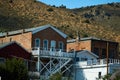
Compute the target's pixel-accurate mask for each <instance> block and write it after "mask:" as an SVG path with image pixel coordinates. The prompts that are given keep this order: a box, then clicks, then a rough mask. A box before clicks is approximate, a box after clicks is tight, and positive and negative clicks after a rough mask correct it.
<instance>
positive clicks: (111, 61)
mask: <svg viewBox="0 0 120 80" xmlns="http://www.w3.org/2000/svg"><path fill="white" fill-rule="evenodd" d="M108 63H109V64H120V60H119V59H108ZM102 64H107V60H106V59H98V60H97V59H96V60H87V61H79V62H77V65H79V66H90V65H102Z"/></svg>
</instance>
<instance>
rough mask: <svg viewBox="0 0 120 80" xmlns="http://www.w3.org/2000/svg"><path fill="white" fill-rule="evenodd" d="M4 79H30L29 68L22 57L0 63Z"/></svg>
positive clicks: (1, 74)
mask: <svg viewBox="0 0 120 80" xmlns="http://www.w3.org/2000/svg"><path fill="white" fill-rule="evenodd" d="M0 76H1V78H2V80H28V70H27V68H26V66H25V64H24V62H23V60H21V59H7V60H6V62H5V63H4V64H0Z"/></svg>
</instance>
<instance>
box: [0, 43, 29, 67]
mask: <svg viewBox="0 0 120 80" xmlns="http://www.w3.org/2000/svg"><path fill="white" fill-rule="evenodd" d="M10 58H20V59H23V60H24V61H25V63H26V64H27V67H28V62H29V60H30V59H31V54H30V53H29V52H28V51H27V50H26V49H25V48H23V47H22V46H21V45H20V44H18V43H16V42H8V43H3V44H0V62H1V63H3V62H5V60H6V59H10Z"/></svg>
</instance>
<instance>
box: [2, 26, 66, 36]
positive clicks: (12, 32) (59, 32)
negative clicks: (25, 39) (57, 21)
mask: <svg viewBox="0 0 120 80" xmlns="http://www.w3.org/2000/svg"><path fill="white" fill-rule="evenodd" d="M47 28H51V29H53V30H54V31H56V32H57V33H58V34H60V35H61V36H62V37H64V38H66V37H67V35H66V34H64V33H63V32H61V31H60V30H58V29H57V28H55V27H53V26H52V25H50V24H48V25H43V26H39V27H35V28H29V29H21V30H16V31H10V32H7V33H0V37H3V36H6V35H8V36H9V35H15V34H20V33H23V31H24V32H32V34H35V33H37V32H39V31H42V30H44V29H47Z"/></svg>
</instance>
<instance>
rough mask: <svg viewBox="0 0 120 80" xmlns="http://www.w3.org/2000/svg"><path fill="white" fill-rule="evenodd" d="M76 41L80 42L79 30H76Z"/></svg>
mask: <svg viewBox="0 0 120 80" xmlns="http://www.w3.org/2000/svg"><path fill="white" fill-rule="evenodd" d="M76 42H80V32H79V31H77V37H76Z"/></svg>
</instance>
